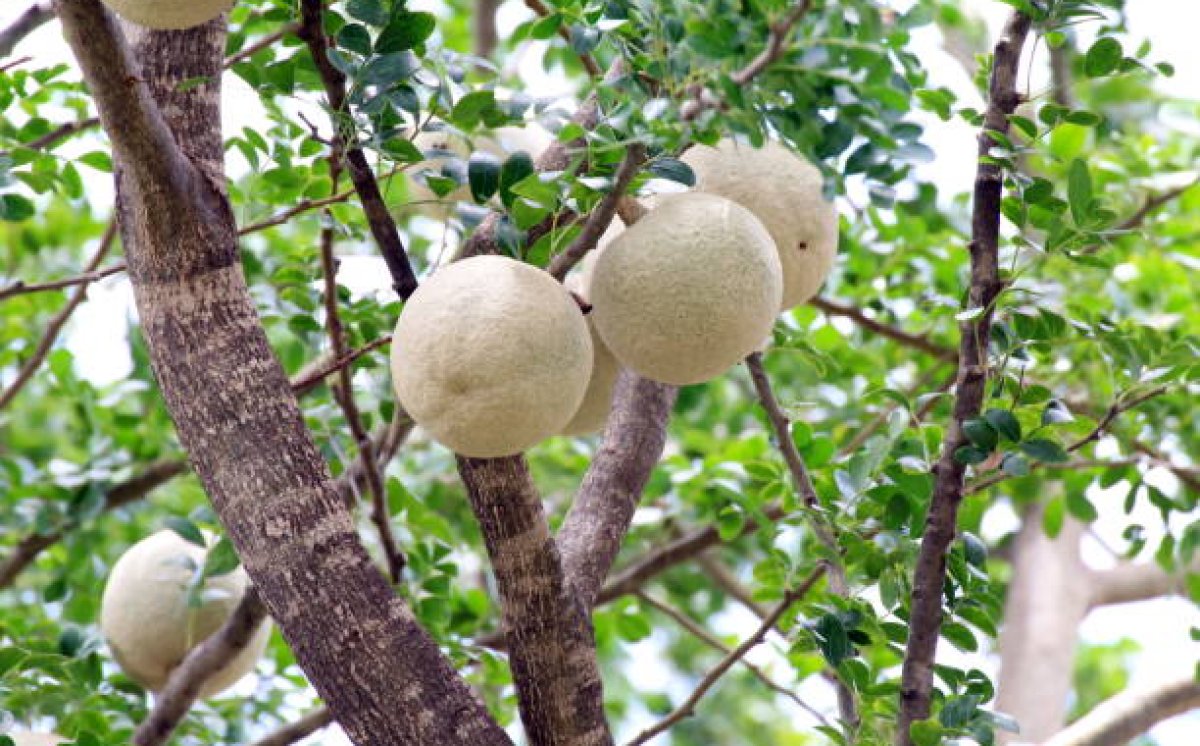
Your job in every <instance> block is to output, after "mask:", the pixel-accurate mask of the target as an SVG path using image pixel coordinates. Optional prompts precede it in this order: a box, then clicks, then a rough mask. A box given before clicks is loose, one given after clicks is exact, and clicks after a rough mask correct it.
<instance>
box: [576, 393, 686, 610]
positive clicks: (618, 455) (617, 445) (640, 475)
mask: <svg viewBox="0 0 1200 746" xmlns="http://www.w3.org/2000/svg"><path fill="white" fill-rule="evenodd" d="M677 393H678V389H676V388H675V387H674V386H668V385H667V384H663V383H658V382H656V381H650V380H647V379H645V378H641V377H639V376H638V375H636V374H634V373H632V372H631V371H628V370H622V371H621V373H620V374H619V375H618V376H617V383H616V386H615V387H614V390H613V408H612V411H611V412H610V413H609V415H608V423H607V425H606V426H605V428H604V439H603V440H602V441H601V443H600V449H599V450H598V451H597V452H596V456H595V458H593V459H592V464H591V466H590V467H589V468H588V470H587V473H586V474H585V475H584V477H583V483H582V484H581V485H580V487H579V493H578V494H577V495H576V496H575V501H574V502H573V503H571V509H570V511H569V512H568V513H567V516H566V518H565V519H564V520H563V524H562V527H561V528H560V529H559V531H558V546H559V551H561V552H562V560H563V571H564V572H565V573H566V577H567V579H568V581H569V582H570V584H571V586H572V587H573V588H574V589H575V592H576V593H577V594H578V595H579V598H580V599H581V600H582V601H583V604H584V607H585V608H588V609H590V608H591V607H592V606H594V605H595V604H596V602H597V597H598V594H599V593H600V588H601V587H602V586H603V584H604V579H605V578H606V577H607V576H608V572H609V570H610V569H611V568H612V564H613V562H614V560H616V557H617V553H618V552H620V550H621V541H622V540H623V539H624V538H625V533H626V532H627V531H628V530H629V524H630V522H631V521H632V520H633V514H634V512H635V511H636V510H637V504H638V501H639V500H641V497H642V490H643V489H645V487H646V482H647V481H649V479H650V473H651V472H652V471H653V470H654V465H655V464H656V463H658V459H659V456H661V455H662V450H663V445H664V444H665V443H666V439H667V419H668V418H669V417H670V415H671V407H672V406H674V404H675V397H676V395H677Z"/></svg>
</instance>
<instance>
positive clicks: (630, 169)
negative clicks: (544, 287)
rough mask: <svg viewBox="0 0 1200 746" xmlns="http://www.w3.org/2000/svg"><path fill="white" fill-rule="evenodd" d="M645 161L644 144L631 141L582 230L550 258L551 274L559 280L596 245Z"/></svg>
mask: <svg viewBox="0 0 1200 746" xmlns="http://www.w3.org/2000/svg"><path fill="white" fill-rule="evenodd" d="M645 161H646V146H645V145H643V144H641V143H633V144H631V145H630V146H629V148H628V149H627V150H626V151H625V158H624V159H622V160H621V165H620V166H618V167H617V172H616V174H615V175H614V176H613V184H612V190H611V191H609V193H608V194H606V195H604V197H603V198H602V199H601V200H600V203H599V204H598V205H596V207H595V209H593V210H592V212H591V214H590V215H588V218H587V220H586V221H584V224H583V231H582V232H581V233H580V234H579V235H578V236H577V237H576V238H575V240H574V241H572V242H571V245H570V246H568V247H567V248H566V249H564V250H563V252H562V253H561V254H559V255H558V256H556V257H554V259H553V261H551V262H550V270H549V271H550V276H551V277H553V278H554V279H556V280H558V281H559V282H562V280H563V278H565V277H566V276H567V273H568V272H570V271H571V268H572V267H574V266H575V265H576V264H578V263H579V261H580V260H581V259H583V257H584V256H585V255H586V254H587V253H588V252H589V251H593V250H594V249H595V248H596V243H597V242H598V241H599V240H600V237H601V236H603V235H604V231H606V230H608V226H609V224H610V223H612V219H613V215H615V214H616V212H617V205H618V204H619V203H620V201H621V199H622V198H623V197H624V196H625V190H626V189H628V188H629V183H630V182H631V181H633V177H635V176H637V173H638V171H639V170H640V169H641V167H642V164H643V163H645Z"/></svg>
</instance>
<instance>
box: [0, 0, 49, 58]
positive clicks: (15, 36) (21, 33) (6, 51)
mask: <svg viewBox="0 0 1200 746" xmlns="http://www.w3.org/2000/svg"><path fill="white" fill-rule="evenodd" d="M52 18H54V8H52V7H51V6H50V3H48V2H38V3H34V4H33V5H31V6H29V7H28V8H27V9H26V10H25V12H24V13H22V14H21V15H19V16H17V20H15V21H13V22H12V23H11V24H9V25H8V26H7V27H6V28H5V29H4V30H3V31H0V59H3V58H5V57H7V56H8V55H10V54H12V51H13V49H14V48H16V46H17V44H20V43H21V40H22V39H24V38H25V37H26V36H29V35H30V34H32V33H33V32H34V31H36V30H38V29H39V28H41V27H42V26H43V25H45V24H46V23H49V22H50V20H51V19H52Z"/></svg>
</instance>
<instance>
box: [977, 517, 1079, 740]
mask: <svg viewBox="0 0 1200 746" xmlns="http://www.w3.org/2000/svg"><path fill="white" fill-rule="evenodd" d="M1042 512H1043V510H1042V506H1040V505H1031V506H1029V507H1028V508H1027V509H1026V510H1025V514H1024V516H1023V522H1022V524H1021V529H1020V531H1019V532H1018V534H1017V538H1016V542H1015V543H1014V546H1013V561H1012V579H1011V580H1010V581H1009V584H1008V597H1007V599H1006V601H1005V605H1004V625H1003V626H1002V627H1001V629H1000V679H999V682H998V687H999V692H998V696H997V701H996V709H998V710H999V711H1001V712H1004V713H1008V714H1009V715H1012V716H1013V717H1015V718H1016V719H1017V722H1018V723H1019V724H1020V726H1021V733H1020V735H1014V734H1011V733H1007V732H998V733H997V735H998V736H999V741H1000V743H1001V744H1005V743H1010V742H1014V741H1022V742H1029V741H1032V742H1034V743H1040V742H1041V741H1043V740H1044V739H1046V738H1049V737H1050V736H1052V735H1053V734H1055V733H1057V732H1058V731H1059V730H1060V729H1061V728H1062V727H1063V725H1065V724H1066V722H1067V711H1068V704H1069V701H1068V699H1069V696H1070V693H1071V679H1072V672H1073V671H1074V662H1075V647H1076V641H1077V638H1078V634H1079V624H1080V623H1081V622H1082V621H1083V618H1084V616H1086V615H1087V610H1088V585H1087V578H1088V571H1087V568H1086V567H1084V564H1083V560H1082V559H1081V558H1080V556H1079V541H1080V539H1081V538H1082V537H1083V532H1084V525H1083V524H1082V523H1080V522H1079V521H1077V520H1075V519H1073V518H1067V519H1066V520H1065V521H1064V522H1063V527H1062V531H1061V532H1059V534H1058V536H1057V537H1056V538H1053V539H1052V538H1050V537H1049V536H1046V532H1045V530H1044V529H1043V528H1042Z"/></svg>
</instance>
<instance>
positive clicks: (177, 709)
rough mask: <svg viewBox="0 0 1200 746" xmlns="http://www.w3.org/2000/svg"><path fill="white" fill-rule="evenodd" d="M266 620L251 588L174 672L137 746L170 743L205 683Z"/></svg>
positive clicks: (136, 734)
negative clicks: (172, 735)
mask: <svg viewBox="0 0 1200 746" xmlns="http://www.w3.org/2000/svg"><path fill="white" fill-rule="evenodd" d="M266 618H267V608H266V607H265V606H263V603H262V600H261V599H260V598H259V597H258V589H256V588H255V587H254V586H252V585H251V586H247V587H246V592H245V595H243V596H242V600H241V601H240V602H239V603H238V605H237V607H235V608H234V610H233V613H232V614H230V616H229V618H228V619H226V620H225V623H224V624H223V625H221V628H220V629H218V630H217V631H216V632H214V633H213V634H212V635H211V636H210V637H209V638H208V639H206V640H205V641H204V642H202V643H200V644H199V645H197V646H196V647H195V648H193V649H192V651H191V652H189V653H188V654H187V657H186V658H184V659H183V661H182V662H181V663H180V664H179V665H178V666H176V667H175V669H173V670H172V671H171V676H170V678H169V679H168V680H167V685H166V686H165V687H163V690H162V691H161V692H159V693H158V694H157V695H155V697H154V708H153V709H152V710H150V714H148V715H147V716H146V719H145V720H143V721H142V722H141V724H140V725H138V728H137V730H136V731H134V734H133V744H134V746H162V744H164V743H166V742H167V739H169V738H170V737H171V733H173V732H174V731H175V728H176V727H178V726H179V722H180V721H181V720H183V718H184V717H185V716H186V715H187V713H188V710H190V709H191V708H192V705H193V704H195V702H196V699H197V698H199V696H200V690H201V689H202V688H203V687H204V683H205V682H206V681H208V680H209V679H210V678H212V677H213V675H215V674H216V673H217V672H218V671H220V670H221V669H222V668H224V667H225V666H226V665H227V664H228V663H229V662H230V661H232V660H233V659H234V658H235V657H237V655H238V654H239V653H241V652H242V651H243V650H245V649H246V646H247V645H249V644H250V641H251V640H252V639H253V638H254V635H255V633H256V632H257V631H258V630H259V627H260V626H261V625H262V623H263V620H265V619H266Z"/></svg>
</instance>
